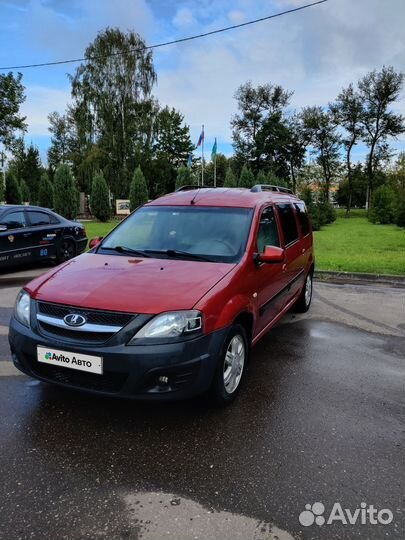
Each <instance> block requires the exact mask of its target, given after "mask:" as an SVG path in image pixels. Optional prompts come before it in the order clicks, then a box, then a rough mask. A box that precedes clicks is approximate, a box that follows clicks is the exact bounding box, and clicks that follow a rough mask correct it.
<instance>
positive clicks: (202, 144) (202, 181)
mask: <svg viewBox="0 0 405 540" xmlns="http://www.w3.org/2000/svg"><path fill="white" fill-rule="evenodd" d="M201 133H202V134H203V136H202V141H201V186H203V185H204V137H205V134H204V124H203V125H202V131H201Z"/></svg>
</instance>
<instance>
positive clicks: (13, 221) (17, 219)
mask: <svg viewBox="0 0 405 540" xmlns="http://www.w3.org/2000/svg"><path fill="white" fill-rule="evenodd" d="M0 225H5V226H6V227H7V229H22V228H23V227H25V225H26V223H25V215H24V211H23V210H19V211H18V212H10V213H9V214H7V215H6V216H4V217H1V218H0Z"/></svg>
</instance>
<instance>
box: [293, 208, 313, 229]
mask: <svg viewBox="0 0 405 540" xmlns="http://www.w3.org/2000/svg"><path fill="white" fill-rule="evenodd" d="M295 208H296V210H297V214H298V221H299V222H300V226H301V231H302V236H306V235H307V234H308V233H309V232H310V231H311V226H310V224H309V218H308V213H307V209H306V207H305V203H303V202H299V203H296V204H295Z"/></svg>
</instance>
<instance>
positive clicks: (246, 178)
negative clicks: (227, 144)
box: [238, 165, 255, 189]
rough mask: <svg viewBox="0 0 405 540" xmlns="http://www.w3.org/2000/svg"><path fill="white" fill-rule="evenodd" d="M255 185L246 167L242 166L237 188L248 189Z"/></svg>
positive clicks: (250, 172)
mask: <svg viewBox="0 0 405 540" xmlns="http://www.w3.org/2000/svg"><path fill="white" fill-rule="evenodd" d="M254 183H255V177H254V176H253V173H252V171H251V170H250V169H248V167H247V166H246V165H243V167H242V172H241V173H240V178H239V182H238V186H239V187H243V188H248V189H250V188H251V187H252V186H253V185H254Z"/></svg>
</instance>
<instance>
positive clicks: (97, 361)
mask: <svg viewBox="0 0 405 540" xmlns="http://www.w3.org/2000/svg"><path fill="white" fill-rule="evenodd" d="M37 360H38V362H41V363H43V364H48V365H51V366H57V367H65V368H68V369H76V370H78V371H85V372H87V373H96V374H97V375H102V374H103V358H102V357H101V356H92V355H89V354H82V353H78V352H71V351H64V350H60V349H54V348H53V347H49V348H47V347H42V346H40V345H38V346H37Z"/></svg>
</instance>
